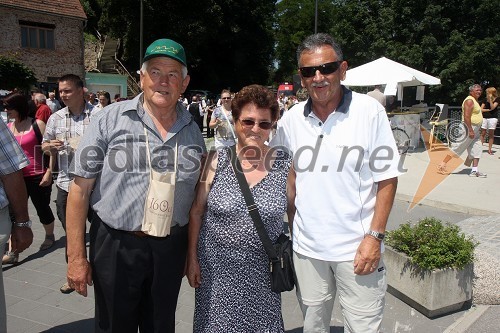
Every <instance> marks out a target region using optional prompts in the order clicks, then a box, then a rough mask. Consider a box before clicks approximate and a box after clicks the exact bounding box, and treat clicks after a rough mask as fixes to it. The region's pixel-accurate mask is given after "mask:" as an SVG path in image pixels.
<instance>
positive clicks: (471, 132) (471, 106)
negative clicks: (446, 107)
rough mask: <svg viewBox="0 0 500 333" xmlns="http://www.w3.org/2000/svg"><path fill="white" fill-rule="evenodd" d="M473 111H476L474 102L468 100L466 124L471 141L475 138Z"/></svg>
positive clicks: (465, 113)
mask: <svg viewBox="0 0 500 333" xmlns="http://www.w3.org/2000/svg"><path fill="white" fill-rule="evenodd" d="M473 109H474V102H473V101H472V100H471V99H468V100H466V101H465V103H464V123H465V125H466V126H467V129H468V130H469V138H471V139H474V136H475V133H474V129H473V128H472V122H471V117H472V110H473Z"/></svg>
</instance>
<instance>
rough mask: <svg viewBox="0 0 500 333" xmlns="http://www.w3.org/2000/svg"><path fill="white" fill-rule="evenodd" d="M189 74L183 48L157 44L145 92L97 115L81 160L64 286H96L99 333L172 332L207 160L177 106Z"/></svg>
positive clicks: (76, 166) (147, 64)
mask: <svg viewBox="0 0 500 333" xmlns="http://www.w3.org/2000/svg"><path fill="white" fill-rule="evenodd" d="M186 65H187V63H186V55H185V52H184V48H183V47H182V46H181V45H180V44H178V43H176V42H175V41H173V40H170V39H159V40H156V41H155V42H153V43H152V44H151V45H150V46H149V47H148V48H147V50H146V53H145V56H144V62H143V64H142V68H141V70H140V74H141V87H142V89H143V93H141V94H139V95H138V96H137V97H135V98H134V99H132V100H127V101H123V102H118V103H113V104H111V106H109V108H108V109H107V110H106V112H102V113H99V114H97V115H96V117H95V119H93V121H92V122H91V123H90V125H89V128H88V129H87V131H86V132H85V135H84V137H83V139H82V141H81V142H80V144H79V147H78V149H77V151H76V154H75V158H74V160H73V164H72V166H71V173H72V174H73V175H74V177H75V179H74V182H73V183H72V185H71V187H70V192H69V197H68V209H67V237H68V274H67V278H68V283H69V285H70V286H71V287H72V288H74V289H75V290H76V291H77V292H78V293H79V294H81V295H83V296H86V295H87V285H92V284H94V294H95V332H120V333H123V332H134V333H135V332H137V330H138V328H140V331H141V332H174V331H175V309H176V304H177V297H178V294H179V289H180V285H181V280H182V277H183V275H184V264H185V257H186V249H187V223H188V213H189V209H190V207H191V204H192V201H193V198H194V188H195V185H196V182H197V180H198V177H199V174H200V165H201V159H202V156H203V155H204V154H205V153H206V147H205V143H204V140H203V137H202V135H201V133H200V131H199V129H198V126H197V125H196V123H195V122H193V121H192V119H191V115H190V114H189V113H187V112H186V110H185V109H184V107H183V106H182V104H180V103H178V98H179V95H180V94H181V93H183V92H184V91H185V89H186V87H187V86H188V83H189V76H188V75H187V67H186ZM89 202H90V205H91V206H92V208H93V210H94V212H95V213H94V216H93V219H92V224H91V227H90V258H89V260H87V252H86V248H85V241H84V239H85V217H86V216H87V209H88V205H89Z"/></svg>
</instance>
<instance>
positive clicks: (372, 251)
mask: <svg viewBox="0 0 500 333" xmlns="http://www.w3.org/2000/svg"><path fill="white" fill-rule="evenodd" d="M397 185H398V179H397V178H396V177H395V178H390V179H386V180H382V181H380V182H378V188H377V197H376V202H375V212H374V214H373V219H372V223H371V225H370V229H371V230H373V231H377V232H380V233H384V232H385V228H386V225H387V219H388V218H389V214H390V213H391V209H392V204H393V203H394V196H395V195H396V188H397ZM381 243H382V241H381V240H378V239H376V238H375V237H372V236H369V235H368V236H365V238H364V239H363V240H362V241H361V243H360V244H359V247H358V250H357V252H356V256H355V257H354V273H356V274H359V275H366V274H370V273H372V272H373V271H374V270H375V268H377V266H378V262H379V260H380V257H381V253H380V247H381Z"/></svg>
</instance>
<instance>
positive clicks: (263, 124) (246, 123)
mask: <svg viewBox="0 0 500 333" xmlns="http://www.w3.org/2000/svg"><path fill="white" fill-rule="evenodd" d="M240 123H241V124H242V125H243V127H247V128H253V127H254V126H255V124H256V123H257V126H259V128H261V129H263V130H268V129H270V128H271V127H273V123H272V122H270V121H261V122H256V121H255V120H252V119H240Z"/></svg>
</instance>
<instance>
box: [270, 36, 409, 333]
mask: <svg viewBox="0 0 500 333" xmlns="http://www.w3.org/2000/svg"><path fill="white" fill-rule="evenodd" d="M297 56H298V64H299V73H300V77H301V83H302V86H303V87H305V88H306V89H307V91H308V93H309V96H310V97H309V99H308V100H307V101H306V102H300V103H298V104H297V105H295V106H294V107H293V108H292V109H290V110H289V111H288V112H285V114H284V115H283V117H282V118H281V120H280V121H279V122H278V128H277V132H276V135H275V137H274V138H273V140H272V142H271V145H273V146H275V147H277V146H282V147H284V149H286V150H288V151H289V152H290V153H291V154H292V155H293V158H294V170H292V171H291V172H292V174H291V176H292V177H295V188H292V189H291V191H292V192H293V191H295V198H294V200H290V201H291V202H289V206H290V207H292V211H293V207H295V209H296V211H295V216H294V218H293V220H292V221H289V223H290V226H291V229H292V237H293V250H294V256H293V261H294V267H295V272H296V277H297V281H296V282H297V298H298V300H299V304H300V306H301V309H302V312H303V315H304V332H306V333H308V332H330V319H331V316H332V309H333V302H334V299H335V294H336V292H337V290H338V291H339V299H340V304H341V307H342V310H343V311H342V313H343V315H344V322H345V325H344V329H345V331H346V332H356V333H359V332H373V333H375V332H378V331H379V329H380V325H381V322H382V314H383V309H384V303H385V299H384V297H385V291H386V287H387V282H386V276H385V265H384V262H383V260H382V252H383V250H384V247H383V243H382V239H383V238H384V232H385V228H386V223H387V218H388V216H389V213H390V211H391V208H392V204H393V200H394V195H395V193H396V186H397V176H398V175H399V174H400V172H399V170H398V163H399V154H398V150H397V147H396V144H395V142H394V137H393V136H392V133H391V128H390V125H389V121H388V119H387V115H386V113H385V109H384V108H383V107H382V105H381V104H380V103H377V102H376V101H375V100H373V99H372V98H370V97H367V96H366V95H363V94H358V93H355V92H353V91H350V90H349V89H347V88H345V87H344V86H342V85H341V84H340V81H341V79H343V78H345V72H346V70H347V62H346V61H344V60H343V54H342V50H341V48H340V46H338V45H337V43H336V42H335V41H334V40H333V38H332V37H331V36H329V35H327V34H316V35H312V36H309V37H307V38H306V39H305V40H304V42H303V43H302V44H301V45H300V46H299V48H298V50H297ZM292 197H293V195H292Z"/></svg>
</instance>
